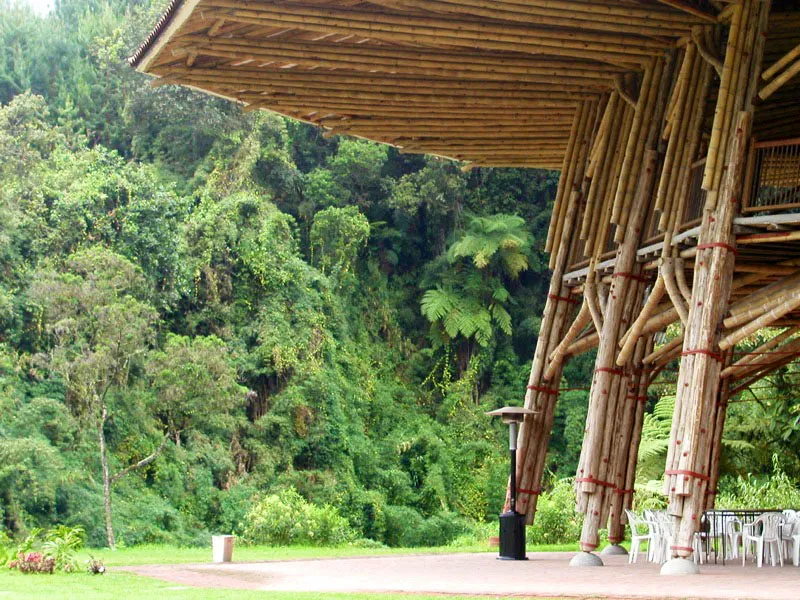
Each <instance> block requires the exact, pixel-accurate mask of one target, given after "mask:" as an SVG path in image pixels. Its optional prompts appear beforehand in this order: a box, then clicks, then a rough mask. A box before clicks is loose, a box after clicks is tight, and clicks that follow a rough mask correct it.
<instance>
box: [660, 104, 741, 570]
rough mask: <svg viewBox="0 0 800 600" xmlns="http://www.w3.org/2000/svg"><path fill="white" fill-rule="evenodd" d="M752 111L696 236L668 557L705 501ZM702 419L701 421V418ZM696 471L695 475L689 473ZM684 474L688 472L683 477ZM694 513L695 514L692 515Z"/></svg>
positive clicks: (686, 541) (681, 551) (671, 470)
mask: <svg viewBox="0 0 800 600" xmlns="http://www.w3.org/2000/svg"><path fill="white" fill-rule="evenodd" d="M751 122H752V115H751V114H750V113H742V114H741V115H740V116H739V117H738V120H737V127H736V136H735V137H734V143H733V144H732V147H731V151H730V156H729V159H728V170H727V174H726V178H725V182H724V185H723V187H722V190H721V198H722V201H721V202H718V203H717V204H716V206H715V208H714V211H713V212H712V211H707V212H706V214H705V216H704V220H703V226H702V228H701V234H700V241H701V243H700V245H699V246H698V247H702V249H701V250H700V251H699V252H698V255H697V258H696V263H695V270H694V285H693V289H692V303H691V305H690V311H689V320H688V323H687V328H686V335H685V340H684V350H683V353H682V354H683V356H682V360H681V368H680V374H679V379H678V385H677V398H676V406H675V418H674V419H673V427H672V432H671V435H670V443H669V447H668V455H667V469H666V473H667V477H666V478H665V479H666V481H665V487H666V489H667V491H668V493H669V496H670V511H671V512H672V513H673V514H675V515H676V516H677V517H679V524H678V529H677V535H676V538H675V541H674V544H673V546H672V548H671V551H672V555H673V556H678V557H687V556H691V554H692V551H693V548H692V540H693V538H694V533H695V531H696V530H697V527H698V525H699V522H698V520H697V517H696V516H697V515H699V513H700V510H701V509H702V506H703V503H704V502H705V498H704V492H705V483H706V481H707V480H706V479H703V477H706V475H704V474H706V473H708V464H705V463H704V457H706V456H707V454H706V453H705V451H704V450H705V447H706V445H707V442H708V434H707V428H706V425H705V423H708V422H709V421H708V418H710V413H711V410H712V406H711V405H713V402H714V401H715V400H716V396H717V390H718V384H719V373H720V362H719V358H718V357H717V355H716V354H715V353H716V352H717V350H716V345H715V344H714V338H715V337H716V336H717V335H718V334H717V333H716V331H717V329H718V327H719V325H720V323H721V321H722V317H723V315H724V313H725V312H726V310H727V307H726V305H727V302H728V298H729V296H730V290H731V287H732V279H733V255H732V253H731V252H730V250H728V247H730V245H731V244H732V243H733V241H734V240H733V235H732V227H733V217H734V214H735V212H734V204H733V203H732V202H731V198H732V197H735V196H736V195H738V193H739V191H740V189H741V185H742V179H743V171H744V162H745V160H744V153H745V149H746V147H747V140H748V138H749V131H750V124H751ZM704 418H705V419H706V420H705V421H704ZM695 473H699V474H701V477H699V478H697V477H695V476H694V475H692V474H695ZM687 474H688V475H687ZM692 515H695V518H694V519H693V518H692Z"/></svg>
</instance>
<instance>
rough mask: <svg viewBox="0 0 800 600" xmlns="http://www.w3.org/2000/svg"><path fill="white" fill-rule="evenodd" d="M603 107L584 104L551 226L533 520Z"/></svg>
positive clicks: (534, 433)
mask: <svg viewBox="0 0 800 600" xmlns="http://www.w3.org/2000/svg"><path fill="white" fill-rule="evenodd" d="M597 109H598V105H597V103H592V102H584V103H582V104H581V105H579V107H578V109H577V111H576V113H575V116H574V122H573V127H572V133H573V135H572V137H571V140H570V148H569V151H568V152H567V155H566V157H565V159H564V164H563V166H562V170H561V181H560V182H559V188H558V193H557V196H556V202H555V207H554V209H553V217H552V219H553V221H556V220H560V222H551V226H550V236H549V239H550V246H551V248H552V252H553V253H552V257H553V258H552V262H551V265H552V268H553V273H552V276H551V278H550V287H549V290H548V295H547V302H546V304H545V309H544V315H543V317H542V324H541V327H540V329H539V338H538V340H537V342H536V350H535V352H534V356H533V361H532V362H531V371H530V376H529V379H528V385H527V391H526V393H525V407H526V408H530V409H532V410H536V411H537V413H536V414H534V415H530V416H528V417H527V418H526V419H525V421H524V422H523V423H522V426H521V427H520V432H519V438H518V448H519V450H518V453H517V456H518V462H517V504H516V506H517V511H518V512H519V513H521V514H525V515H527V517H528V522H531V521H532V520H533V516H534V514H535V511H536V503H537V500H538V496H539V492H540V485H541V479H542V473H543V472H544V465H545V456H546V454H547V448H548V445H549V440H550V431H551V429H552V426H553V417H554V414H555V405H556V401H557V399H558V386H559V382H560V380H561V370H562V368H563V360H559V363H558V364H557V365H553V366H552V369H551V372H550V377H549V378H547V379H546V378H545V369H546V368H547V366H548V357H549V356H550V355H551V354H552V353H553V352H554V351H555V349H556V347H557V346H558V344H559V342H560V341H561V340H562V339H563V337H564V336H565V334H566V332H567V329H568V328H569V319H570V317H571V315H572V313H573V312H574V306H575V304H576V303H577V302H576V301H575V300H573V299H572V298H571V297H570V293H569V288H567V287H566V286H565V285H564V282H563V277H564V272H565V270H566V267H567V265H568V263H569V259H570V258H571V255H572V254H573V253H574V251H575V242H576V241H577V240H576V237H575V236H573V235H572V231H573V229H574V227H575V225H576V220H577V216H578V209H579V207H580V205H581V202H582V199H583V196H584V193H585V187H586V182H585V178H584V173H585V170H586V163H587V160H586V157H587V155H588V152H589V147H590V145H591V141H592V137H593V133H594V127H595V116H596V114H597V112H598V110H597ZM562 358H563V357H562Z"/></svg>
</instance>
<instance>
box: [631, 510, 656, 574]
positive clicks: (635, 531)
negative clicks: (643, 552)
mask: <svg viewBox="0 0 800 600" xmlns="http://www.w3.org/2000/svg"><path fill="white" fill-rule="evenodd" d="M625 514H626V515H627V516H628V526H629V527H630V528H631V551H630V553H629V554H628V563H629V564H630V563H635V562H636V561H637V559H638V558H639V550H640V549H641V545H642V542H645V541H646V542H647V554H648V556H649V554H650V548H651V546H652V545H653V529H652V526H651V525H650V523H649V522H648V521H647V520H645V519H641V518H639V517H638V516H637V515H636V513H634V512H633V511H630V510H628V509H625ZM642 527H644V528H646V529H647V533H643V531H644V530H643V529H641V528H642Z"/></svg>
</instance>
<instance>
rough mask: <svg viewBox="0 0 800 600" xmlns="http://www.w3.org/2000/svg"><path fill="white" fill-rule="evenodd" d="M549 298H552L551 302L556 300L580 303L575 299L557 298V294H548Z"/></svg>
mask: <svg viewBox="0 0 800 600" xmlns="http://www.w3.org/2000/svg"><path fill="white" fill-rule="evenodd" d="M547 297H548V298H550V300H555V301H556V302H569V303H570V304H577V303H578V301H577V300H575V298H564V296H556V295H555V294H547Z"/></svg>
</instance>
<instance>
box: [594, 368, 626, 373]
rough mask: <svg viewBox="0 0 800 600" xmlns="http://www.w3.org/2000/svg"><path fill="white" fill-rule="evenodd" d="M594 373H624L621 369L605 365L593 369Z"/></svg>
mask: <svg viewBox="0 0 800 600" xmlns="http://www.w3.org/2000/svg"><path fill="white" fill-rule="evenodd" d="M594 372H595V373H611V374H612V375H624V374H625V373H624V372H623V371H622V369H609V368H607V367H600V368H599V369H595V370H594Z"/></svg>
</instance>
